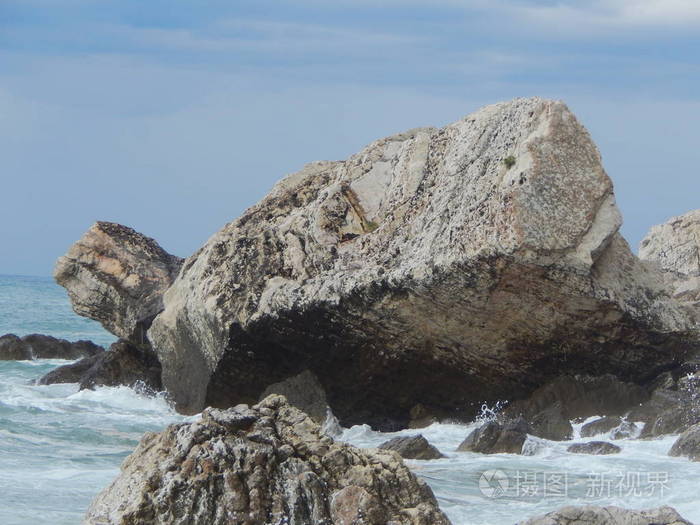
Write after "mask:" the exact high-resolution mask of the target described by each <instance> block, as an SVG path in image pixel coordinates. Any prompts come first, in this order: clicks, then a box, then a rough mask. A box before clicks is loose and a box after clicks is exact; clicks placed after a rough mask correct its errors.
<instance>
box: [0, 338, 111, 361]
mask: <svg viewBox="0 0 700 525" xmlns="http://www.w3.org/2000/svg"><path fill="white" fill-rule="evenodd" d="M101 352H104V348H102V347H101V346H98V345H96V344H95V343H93V342H91V341H76V342H74V343H71V342H69V341H66V340H65V339H57V338H55V337H51V336H49V335H41V334H31V335H26V336H24V337H22V338H19V337H17V336H16V335H14V334H7V335H3V336H2V337H0V360H29V359H79V358H81V357H87V356H94V355H97V354H99V353H101Z"/></svg>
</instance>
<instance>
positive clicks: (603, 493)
mask: <svg viewBox="0 0 700 525" xmlns="http://www.w3.org/2000/svg"><path fill="white" fill-rule="evenodd" d="M5 333H14V334H16V335H18V336H23V335H28V334H31V333H41V334H47V335H52V336H54V337H61V338H64V339H68V340H71V341H75V340H78V339H90V340H92V341H94V342H96V343H98V344H101V345H104V346H105V347H107V346H108V345H109V344H110V343H111V342H113V340H114V337H113V336H112V335H110V334H109V333H107V332H106V331H105V330H104V329H102V327H101V326H100V325H99V324H98V323H96V322H93V321H90V320H88V319H84V318H81V317H79V316H77V315H75V314H74V313H73V312H72V310H71V308H70V304H69V301H68V298H67V295H66V293H65V291H64V290H63V289H62V288H60V287H59V286H57V285H56V284H55V283H54V282H53V281H52V280H51V279H50V278H45V277H17V276H0V335H2V334H5ZM68 362H69V361H62V360H34V361H0V525H15V524H17V525H19V524H52V525H54V524H56V525H58V524H77V523H80V521H81V519H82V517H83V515H84V513H85V511H86V509H87V507H88V506H89V504H90V501H91V500H92V498H93V497H94V496H95V495H96V494H97V493H98V492H99V491H101V490H102V489H104V488H105V487H107V486H108V485H109V483H110V482H111V480H112V479H114V478H115V477H116V476H117V474H118V472H119V465H120V464H121V462H122V461H123V460H124V458H125V457H126V456H127V455H128V454H129V453H130V452H131V451H132V450H133V449H134V447H135V446H136V444H137V443H138V441H139V439H140V437H141V435H142V434H143V433H144V432H147V431H159V430H161V429H163V428H165V427H166V426H167V425H169V424H171V423H176V422H181V421H186V420H192V418H193V416H189V417H188V418H185V417H184V416H181V415H179V414H177V413H176V412H175V411H174V410H173V409H172V407H171V406H170V405H169V404H168V402H167V400H166V398H165V397H164V396H162V395H161V396H155V397H147V396H144V395H142V394H140V393H138V392H136V391H134V390H131V389H129V388H126V387H118V388H108V387H100V388H97V389H96V390H83V391H78V386H77V385H75V384H64V385H48V386H40V385H36V384H35V383H34V382H35V380H36V379H38V378H39V377H41V376H42V375H43V374H45V373H47V372H48V371H50V370H52V369H53V368H55V367H57V366H60V365H63V364H66V363H68ZM482 412H483V413H482V416H481V419H482V420H483V419H487V418H489V417H491V415H492V411H491V410H490V408H489V407H484V410H483V411H482ZM194 418H196V416H194ZM478 424H480V422H479V421H476V422H474V423H472V424H468V425H465V424H444V423H443V424H433V425H431V426H429V427H427V428H424V429H421V430H420V431H419V432H420V433H421V434H423V436H425V437H426V438H427V439H428V440H429V441H430V442H431V443H432V444H433V445H435V446H436V447H437V448H438V449H440V451H441V452H442V453H443V454H445V455H446V456H447V457H446V458H444V459H439V460H434V461H407V463H408V465H409V466H410V467H411V469H412V470H413V471H414V472H415V473H416V474H417V475H418V476H420V477H422V478H423V479H424V480H425V481H426V482H427V483H428V484H429V485H430V486H431V487H432V489H433V492H434V493H435V495H436V497H437V499H438V501H439V503H440V506H441V508H442V509H443V510H444V511H445V513H446V514H447V515H448V517H449V518H450V519H451V520H452V522H453V523H454V524H455V525H512V524H514V523H517V522H518V521H520V520H524V519H526V518H529V517H533V516H536V515H540V514H543V513H546V512H549V511H551V510H554V509H557V508H559V507H561V506H563V505H572V504H575V505H579V504H580V505H583V504H593V505H618V506H622V507H628V508H635V509H644V508H652V507H658V506H660V505H670V506H673V507H674V508H676V510H678V511H679V512H680V513H681V515H683V516H684V517H685V518H686V519H687V520H690V521H691V522H694V523H698V524H700V463H693V462H691V461H689V460H687V459H683V458H671V457H669V456H668V455H667V453H668V450H669V449H670V448H671V446H672V444H673V442H674V440H675V439H676V437H677V436H666V437H663V438H660V439H653V440H637V439H623V440H619V441H616V444H618V445H619V446H620V447H622V452H621V453H620V454H616V455H610V456H587V455H577V454H570V453H568V452H566V447H567V445H568V444H570V443H568V442H567V443H560V442H551V441H546V440H541V439H537V438H529V439H528V441H527V442H526V444H525V447H524V449H525V451H526V452H527V454H528V455H513V454H495V455H481V454H474V453H466V452H456V449H457V447H458V446H459V444H460V443H461V442H462V440H464V438H465V437H466V436H467V435H468V434H469V432H470V431H471V430H473V429H474V428H476V426H477V425H478ZM581 426H582V423H579V424H577V425H575V429H576V432H578V431H579V430H580V427H581ZM417 432H418V431H416V430H405V431H401V432H396V433H381V432H375V431H372V430H371V429H370V428H369V427H367V426H355V427H352V428H348V429H342V432H341V433H340V434H339V435H338V437H337V438H338V439H341V440H343V441H346V442H349V443H351V444H353V445H356V446H359V447H376V446H378V445H380V444H381V443H382V442H384V441H386V440H387V439H390V438H392V437H395V436H399V435H413V434H416V433H417ZM601 438H602V439H605V438H606V436H596V437H593V438H587V439H577V441H588V440H592V439H598V440H599V439H601Z"/></svg>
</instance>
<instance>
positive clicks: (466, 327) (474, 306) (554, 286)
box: [59, 98, 698, 427]
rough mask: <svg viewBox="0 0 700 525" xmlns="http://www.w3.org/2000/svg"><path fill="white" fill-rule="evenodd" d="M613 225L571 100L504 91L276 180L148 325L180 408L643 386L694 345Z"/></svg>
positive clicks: (79, 292)
mask: <svg viewBox="0 0 700 525" xmlns="http://www.w3.org/2000/svg"><path fill="white" fill-rule="evenodd" d="M509 157H513V159H512V160H513V161H514V162H513V163H512V164H511V163H510V162H508V163H506V162H505V159H507V158H509ZM620 222H621V220H620V214H619V211H618V209H617V207H616V205H615V199H614V195H613V188H612V183H611V181H610V179H609V178H608V177H607V175H606V174H605V172H604V170H603V168H602V165H601V159H600V155H599V153H598V151H597V149H596V147H595V145H594V144H593V142H592V141H591V138H590V136H589V135H588V133H587V132H586V130H585V129H584V128H583V127H582V126H581V125H580V124H579V123H578V121H577V120H576V118H575V117H574V116H573V115H572V114H571V113H570V112H569V110H568V109H567V107H566V106H565V105H564V104H562V103H560V102H552V101H547V100H541V99H537V98H533V99H517V100H514V101H511V102H507V103H501V104H496V105H493V106H488V107H486V108H483V109H482V110H480V111H478V112H476V113H474V114H472V115H470V116H468V117H466V118H464V119H462V120H460V121H458V122H456V123H454V124H451V125H449V126H446V127H445V128H442V129H434V128H422V129H415V130H411V131H408V132H406V133H402V134H398V135H395V136H392V137H388V138H386V139H382V140H379V141H376V142H374V143H372V144H371V145H369V146H368V147H367V148H365V149H364V150H362V151H361V152H360V153H358V154H357V155H353V156H352V157H350V158H349V159H348V160H346V161H342V162H317V163H314V164H310V165H308V166H306V167H305V168H304V169H303V170H302V171H300V172H298V173H296V174H293V175H290V176H289V177H287V178H285V179H284V180H282V181H281V182H279V183H278V184H277V185H276V186H275V187H274V189H273V190H272V191H271V193H270V194H269V195H268V196H267V197H265V198H264V199H263V200H262V201H261V202H260V203H259V204H257V205H255V206H253V207H252V208H250V209H249V210H248V211H247V212H246V213H244V214H243V216H241V217H240V218H238V219H237V220H235V221H233V222H231V223H230V224H228V225H226V226H225V227H224V228H223V229H222V230H221V231H219V232H218V233H216V234H215V235H214V236H212V237H211V238H210V239H209V241H208V242H207V243H206V244H205V245H204V246H203V247H202V248H201V249H200V250H199V251H198V252H197V253H196V254H194V255H193V256H192V257H190V258H189V259H187V261H186V262H185V264H184V266H183V268H182V271H181V272H180V273H179V274H178V277H177V279H176V280H175V282H174V283H173V285H172V286H171V287H170V288H169V289H168V291H167V292H166V293H165V295H164V305H165V309H164V311H163V312H162V313H160V314H159V315H158V316H157V317H156V319H155V320H154V322H153V324H152V326H151V328H150V330H149V332H148V337H149V339H150V340H151V342H152V343H153V347H154V348H155V349H156V351H157V353H158V355H159V358H160V360H161V362H162V363H163V381H164V385H165V387H166V388H167V389H168V391H169V392H170V393H171V394H172V396H173V398H174V400H175V402H176V404H177V407H178V408H179V409H180V410H181V411H184V412H196V411H198V410H201V409H202V408H203V407H204V406H207V405H211V406H218V407H226V406H231V405H234V404H236V403H239V402H254V401H255V400H257V399H258V398H259V396H260V394H261V393H262V392H263V391H264V389H265V388H266V387H267V386H268V385H269V384H271V383H275V382H278V381H281V380H284V379H285V378H287V377H290V376H293V375H295V374H297V373H299V372H301V371H302V370H305V369H308V370H311V371H312V372H314V373H315V374H316V376H317V377H318V378H319V380H320V381H321V383H322V385H323V387H324V389H325V391H326V393H327V395H328V401H329V403H330V406H331V407H332V408H333V411H334V413H336V415H338V417H339V418H340V420H341V422H343V424H345V425H348V424H353V423H358V422H369V423H371V424H375V426H379V427H385V425H388V424H391V421H390V420H393V421H394V423H395V424H396V425H399V426H400V425H406V424H407V423H408V421H409V411H410V410H411V408H412V407H414V406H415V405H416V404H418V403H423V404H425V405H427V406H433V407H437V408H440V409H443V410H446V411H447V412H450V411H453V412H458V411H459V410H460V409H461V410H463V412H461V413H460V415H461V416H463V417H464V418H469V417H470V416H473V415H474V414H475V413H476V411H477V410H478V405H477V404H476V403H477V402H479V403H480V402H481V401H487V402H493V401H496V400H498V399H517V398H523V397H525V396H526V395H527V394H529V393H530V392H531V391H533V390H534V389H535V388H537V387H538V386H540V385H542V384H544V383H545V382H546V381H548V380H550V379H552V378H554V377H556V376H558V375H560V374H561V373H563V372H564V371H566V370H571V369H576V370H577V371H579V372H580V373H587V374H592V375H602V374H604V373H611V374H615V375H617V376H619V377H620V378H622V379H623V380H625V381H644V380H647V379H649V378H650V377H653V376H654V375H656V374H657V373H658V372H660V371H661V370H663V369H664V368H665V367H668V366H669V364H670V363H674V362H676V361H678V360H680V359H681V358H683V357H684V354H685V353H688V352H691V351H694V350H695V349H696V348H697V346H698V342H697V337H696V333H695V332H693V331H692V330H693V329H694V328H695V324H694V323H695V322H694V320H693V319H692V318H691V316H690V314H689V313H688V312H687V311H685V310H684V309H683V308H681V307H679V306H678V305H677V304H676V303H675V302H674V301H673V300H671V299H670V298H669V296H668V292H667V290H666V288H665V284H664V282H663V279H662V278H661V277H660V276H659V273H660V272H659V271H657V270H654V269H652V268H649V267H648V266H647V265H645V264H642V263H641V262H640V261H639V260H638V259H637V258H636V257H635V256H634V255H633V254H632V253H631V251H630V249H629V247H628V246H627V243H626V242H625V241H624V239H623V238H622V237H621V236H620V234H619V233H618V229H619V226H620ZM91 235H93V234H91ZM95 235H98V236H104V235H102V234H95ZM106 237H107V238H108V239H109V237H110V236H109V235H106ZM91 242H92V241H91V240H88V241H87V244H88V245H90V244H91ZM88 251H89V250H88ZM79 253H83V252H82V251H80V250H79ZM74 258H78V259H79V257H74ZM158 258H159V257H156V259H158ZM72 260H73V259H71V258H69V259H68V262H70V261H72ZM109 260H110V261H117V262H118V261H119V260H120V259H119V258H118V257H114V258H110V259H109ZM68 262H65V261H64V262H62V263H61V264H59V268H61V271H59V275H75V274H76V273H78V272H79V271H83V270H82V268H83V265H81V264H78V263H73V262H70V264H69V263H68ZM98 264H99V262H98ZM110 264H111V263H110ZM94 265H95V262H93V260H92V259H91V258H90V260H89V261H88V264H87V265H86V266H87V269H86V270H84V271H86V272H87V273H88V277H89V278H88V279H87V282H94V283H96V286H95V288H97V289H98V290H99V289H105V290H106V291H108V292H109V294H108V297H110V296H111V295H110V294H111V293H112V292H111V291H112V290H113V289H114V288H113V287H111V286H106V285H105V284H103V281H101V280H100V279H99V278H98V276H99V275H101V273H100V274H96V275H97V276H96V277H92V274H91V273H90V271H91V268H92V266H94ZM108 266H109V265H108ZM165 266H166V267H167V271H164V272H163V275H164V276H165V275H166V274H167V275H168V276H170V275H172V272H171V271H170V269H171V268H172V266H168V265H165ZM63 268H71V270H70V271H66V270H63ZM127 273H128V274H129V275H132V273H131V272H125V273H124V275H126V274H127ZM120 275H121V273H120ZM133 275H138V272H134V273H133ZM62 280H64V281H65V280H66V279H62ZM77 280H78V281H79V282H81V283H82V282H83V280H79V279H77ZM166 280H167V279H165V277H164V278H163V279H158V280H157V282H159V283H160V282H165V281H166ZM69 288H70V286H69ZM161 289H162V288H161V287H160V286H159V287H158V290H161ZM83 291H85V285H84V284H80V286H78V287H77V288H76V289H74V292H73V295H76V296H78V297H84V296H85V295H86V294H85V293H83ZM87 295H89V294H87ZM76 302H77V303H78V305H79V306H78V309H79V310H82V311H86V312H88V313H90V314H92V315H94V316H95V317H96V318H97V317H100V318H102V319H103V322H105V323H107V324H110V323H111V324H112V325H114V324H117V325H118V326H121V325H122V324H125V325H126V326H128V327H129V328H130V329H131V328H132V327H133V325H134V323H133V322H129V323H121V322H119V323H114V322H112V321H110V319H109V318H110V316H109V315H106V316H105V315H102V311H103V309H102V308H98V309H97V311H96V312H95V311H93V308H92V304H93V302H92V300H87V301H84V302H81V301H76ZM156 302H157V301H156ZM85 303H87V304H85ZM126 304H132V303H131V302H130V301H127V302H126ZM116 309H117V310H119V308H116ZM157 309H158V308H149V309H148V311H147V312H146V313H148V314H151V313H153V312H155V311H156V310H157ZM122 310H126V312H130V309H129V308H122ZM125 317H127V318H128V319H129V320H133V319H139V318H142V317H143V315H142V314H141V313H140V314H139V315H131V314H129V315H126V316H125ZM122 331H123V332H126V331H129V330H122ZM465 407H466V409H465ZM470 411H471V413H469V412H470Z"/></svg>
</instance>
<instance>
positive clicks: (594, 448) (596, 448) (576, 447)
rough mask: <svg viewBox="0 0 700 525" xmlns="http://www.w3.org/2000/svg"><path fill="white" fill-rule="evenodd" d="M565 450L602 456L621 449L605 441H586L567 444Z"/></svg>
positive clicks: (617, 452)
mask: <svg viewBox="0 0 700 525" xmlns="http://www.w3.org/2000/svg"><path fill="white" fill-rule="evenodd" d="M566 451H567V452H571V453H572V454H593V455H595V456H602V455H607V454H619V453H620V452H621V451H622V449H621V448H620V447H618V446H617V445H613V444H612V443H608V442H606V441H588V442H586V443H574V444H573V445H569V446H568V447H567V449H566Z"/></svg>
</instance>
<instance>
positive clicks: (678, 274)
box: [639, 210, 700, 318]
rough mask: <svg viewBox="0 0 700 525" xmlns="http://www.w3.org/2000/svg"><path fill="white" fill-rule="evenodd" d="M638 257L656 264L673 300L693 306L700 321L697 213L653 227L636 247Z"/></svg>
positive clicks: (699, 216) (699, 224) (699, 228)
mask: <svg viewBox="0 0 700 525" xmlns="http://www.w3.org/2000/svg"><path fill="white" fill-rule="evenodd" d="M639 257H640V259H642V260H645V261H650V262H653V263H655V264H656V265H658V266H659V267H660V268H661V269H662V270H663V271H664V272H665V273H666V277H667V278H668V280H669V281H670V284H671V286H672V289H673V292H674V295H675V297H677V298H678V299H680V300H682V301H687V302H688V303H690V304H691V305H693V306H694V307H695V308H696V309H697V312H698V318H700V210H694V211H691V212H689V213H686V214H685V215H680V216H679V217H673V218H672V219H669V220H668V221H666V222H665V223H663V224H660V225H658V226H654V227H653V228H652V229H651V230H650V231H649V233H648V234H647V236H646V237H645V238H644V239H642V242H641V243H640V245H639Z"/></svg>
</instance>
